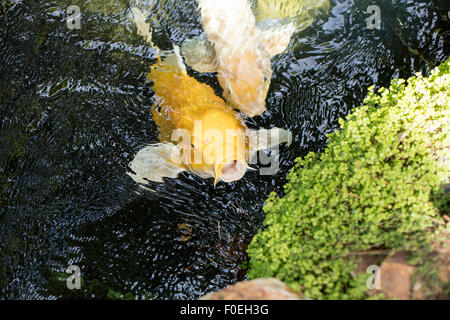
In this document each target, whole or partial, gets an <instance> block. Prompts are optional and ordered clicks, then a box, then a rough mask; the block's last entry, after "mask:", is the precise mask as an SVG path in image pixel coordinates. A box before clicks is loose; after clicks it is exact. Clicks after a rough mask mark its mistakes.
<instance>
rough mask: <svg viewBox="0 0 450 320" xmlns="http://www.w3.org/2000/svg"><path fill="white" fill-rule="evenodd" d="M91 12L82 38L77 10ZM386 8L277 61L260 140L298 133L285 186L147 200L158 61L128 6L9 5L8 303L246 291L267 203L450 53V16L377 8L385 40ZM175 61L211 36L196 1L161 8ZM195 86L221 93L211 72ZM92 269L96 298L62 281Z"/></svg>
mask: <svg viewBox="0 0 450 320" xmlns="http://www.w3.org/2000/svg"><path fill="white" fill-rule="evenodd" d="M71 4H76V5H78V6H79V7H80V8H81V12H82V14H83V15H82V20H81V29H80V30H70V29H68V28H67V25H66V19H67V14H66V8H67V7H68V6H69V5H71ZM370 4H372V1H358V0H355V1H352V0H345V1H338V0H333V1H331V10H330V12H329V13H328V14H321V15H320V16H318V17H316V20H315V21H314V23H313V24H312V25H311V26H310V27H308V28H307V29H305V30H303V31H301V32H298V33H296V34H295V36H294V38H293V40H292V42H291V45H290V47H289V49H288V51H287V52H285V53H284V54H282V55H279V56H278V57H275V58H274V59H273V63H272V67H273V69H274V73H273V78H272V84H271V88H270V91H269V94H268V98H267V107H268V111H267V112H266V113H265V114H263V115H262V116H260V117H255V118H252V119H247V124H248V125H249V126H250V127H252V128H261V127H265V128H270V127H272V126H277V127H281V128H286V129H290V130H291V131H292V132H293V134H294V136H295V139H294V142H293V144H292V145H291V146H289V147H288V148H287V147H285V146H282V147H281V148H280V170H279V171H278V173H277V174H276V175H273V176H260V175H258V173H257V172H252V171H250V172H248V173H247V174H246V175H245V177H244V178H243V179H241V180H240V181H237V182H235V183H230V184H224V183H220V184H219V185H218V186H217V187H216V188H214V187H213V182H212V179H210V180H203V179H201V178H198V177H197V176H195V175H192V174H190V173H183V174H181V176H180V178H179V179H168V181H167V183H166V184H153V185H152V186H153V187H154V188H155V189H156V192H155V193H151V192H139V188H138V186H137V185H136V184H135V183H134V182H133V181H132V180H131V178H130V177H129V176H127V175H126V171H127V165H128V163H129V162H130V161H131V160H132V159H133V156H134V155H135V154H136V152H137V151H138V150H139V149H140V148H142V147H143V146H144V145H145V144H148V143H154V142H156V141H157V128H156V126H155V124H154V122H153V121H152V120H151V113H150V108H151V105H152V95H153V92H152V90H151V87H150V86H149V85H148V84H146V83H145V77H146V74H147V72H148V70H149V69H148V68H149V66H150V65H151V64H152V63H154V62H155V57H154V51H153V50H152V49H151V48H149V47H148V46H147V45H146V44H145V42H144V41H143V40H142V39H141V38H140V37H139V36H137V35H136V34H135V32H134V30H135V29H134V27H133V26H132V24H131V23H130V21H129V19H128V17H127V11H128V10H129V2H128V1H111V0H103V1H102V0H89V1H88V0H73V1H62V0H60V1H56V0H53V1H36V0H29V1H26V0H25V1H18V0H7V1H6V2H3V4H2V5H0V298H8V299H11V298H90V297H92V298H105V297H110V298H111V297H117V296H118V295H119V293H121V294H128V296H129V297H134V298H157V299H182V298H197V297H199V296H200V295H202V294H205V293H207V292H209V291H212V290H217V289H219V288H222V287H224V286H226V285H228V284H231V283H234V282H236V281H238V280H242V279H245V268H242V265H245V262H246V261H247V256H246V254H245V249H246V246H247V245H248V243H249V242H250V240H251V239H252V237H253V235H254V234H255V233H256V232H257V231H258V229H259V228H261V226H262V221H263V219H264V214H263V212H262V206H263V204H264V200H265V199H266V198H267V196H268V195H269V193H270V192H271V191H276V192H278V193H281V192H282V186H283V184H284V182H285V179H284V177H285V175H286V173H287V172H288V171H289V168H291V167H292V166H293V163H294V159H295V158H296V157H298V156H304V155H305V154H307V153H308V152H309V151H320V150H322V149H323V148H324V146H325V145H326V134H327V133H330V132H332V131H333V130H335V129H336V128H337V127H338V126H337V120H338V118H339V117H343V116H345V115H346V114H348V113H349V112H350V111H351V109H352V108H354V107H355V106H358V105H359V104H361V102H362V100H363V99H364V96H365V95H366V92H367V87H368V86H370V85H375V86H376V87H380V86H386V85H388V83H389V82H390V80H391V79H393V78H397V77H403V78H405V77H408V76H410V75H412V74H414V73H415V72H419V71H420V72H423V73H424V74H427V73H428V72H429V71H430V70H431V68H433V67H434V66H436V65H437V64H439V63H440V62H442V61H444V60H445V58H446V57H447V56H448V55H449V50H448V48H449V46H448V41H449V39H448V34H449V17H448V10H449V7H448V4H447V1H446V0H442V1H438V0H436V1H405V0H402V1H398V0H392V1H385V0H383V1H377V4H379V6H380V8H381V13H382V17H381V29H380V30H376V29H375V30H369V29H367V27H366V19H367V17H368V14H366V13H365V12H366V9H367V7H368V6H369V5H370ZM151 19H152V26H153V28H154V30H153V36H154V42H155V43H156V44H157V45H158V46H160V47H161V48H163V49H168V48H170V47H171V44H172V43H175V44H178V45H179V44H181V43H182V42H183V41H184V40H185V39H187V38H190V37H193V36H196V35H200V34H202V32H203V31H202V29H201V25H200V17H199V13H198V11H197V7H196V4H195V1H193V0H189V1H184V0H183V1H182V0H165V1H164V0H161V1H159V2H158V3H157V6H156V7H155V8H154V10H152V12H151ZM189 73H190V74H191V75H193V76H195V77H196V78H197V79H198V80H199V81H202V82H205V83H208V84H209V85H211V86H213V88H214V89H215V91H216V93H217V94H221V89H220V87H219V86H218V83H217V81H216V78H215V76H214V75H212V74H198V73H196V72H194V71H192V70H190V69H189ZM73 264H76V265H78V266H80V268H81V272H82V279H83V282H82V289H81V290H73V291H70V290H68V289H67V288H66V286H65V281H62V280H61V276H62V274H63V273H64V271H65V269H66V268H67V267H68V266H69V265H73Z"/></svg>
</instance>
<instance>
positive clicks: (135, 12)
mask: <svg viewBox="0 0 450 320" xmlns="http://www.w3.org/2000/svg"><path fill="white" fill-rule="evenodd" d="M131 17H132V20H133V22H134V24H135V25H136V28H137V32H138V34H139V35H140V36H142V37H143V38H144V40H145V41H146V42H147V43H148V44H149V45H150V46H151V47H152V48H153V49H155V51H156V55H157V59H158V62H157V65H159V67H162V66H163V65H165V66H166V68H164V67H163V69H169V68H170V69H172V70H175V71H177V72H180V73H183V74H187V72H186V66H185V64H184V62H183V58H182V57H181V53H180V48H179V47H178V46H177V45H173V50H168V51H161V50H160V49H159V48H158V46H156V45H155V44H154V43H153V41H152V34H151V32H150V24H149V23H147V22H146V18H145V15H144V13H143V12H142V11H141V10H140V9H138V8H136V7H134V8H133V9H131ZM161 56H164V58H163V59H162V58H161ZM162 60H164V64H163V63H162Z"/></svg>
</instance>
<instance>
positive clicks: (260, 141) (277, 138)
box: [249, 128, 292, 153]
mask: <svg viewBox="0 0 450 320" xmlns="http://www.w3.org/2000/svg"><path fill="white" fill-rule="evenodd" d="M249 131H250V137H249V138H250V139H249V150H250V153H253V152H256V151H259V150H264V149H269V148H272V147H275V146H277V145H279V144H282V143H287V145H288V146H289V145H290V144H291V142H292V133H291V132H290V131H288V130H285V129H280V128H272V129H259V130H249Z"/></svg>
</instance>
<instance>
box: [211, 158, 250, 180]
mask: <svg viewBox="0 0 450 320" xmlns="http://www.w3.org/2000/svg"><path fill="white" fill-rule="evenodd" d="M217 171H218V172H217ZM246 171H247V163H245V162H243V161H239V160H230V161H228V162H226V163H225V164H220V165H218V166H217V167H216V179H215V184H216V183H217V180H218V179H219V178H220V180H222V181H224V182H233V181H237V180H239V179H241V178H242V177H243V176H244V175H245V172H246Z"/></svg>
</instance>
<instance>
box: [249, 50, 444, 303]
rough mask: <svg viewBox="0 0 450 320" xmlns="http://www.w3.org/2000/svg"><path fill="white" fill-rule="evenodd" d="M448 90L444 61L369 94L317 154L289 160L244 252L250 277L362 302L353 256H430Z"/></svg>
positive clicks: (439, 224)
mask: <svg viewBox="0 0 450 320" xmlns="http://www.w3.org/2000/svg"><path fill="white" fill-rule="evenodd" d="M449 88H450V59H448V60H447V61H446V62H444V63H442V64H441V65H440V66H439V67H438V68H436V69H434V70H433V71H432V72H431V74H430V75H429V76H428V77H426V78H424V77H422V76H421V75H420V74H416V76H414V77H411V78H409V79H408V80H407V82H405V81H404V80H398V79H397V80H393V81H392V83H391V85H390V87H389V89H386V88H381V89H380V90H378V93H375V92H373V90H374V89H373V87H372V88H370V89H369V93H368V96H367V97H366V99H365V100H364V103H363V105H362V106H360V107H357V108H355V109H354V110H353V112H352V113H351V114H349V115H348V116H347V117H346V120H345V121H344V120H342V119H341V120H340V125H341V129H340V130H336V131H335V132H334V133H332V134H330V135H328V145H327V147H326V149H325V150H324V152H322V153H315V152H311V153H310V154H308V155H307V156H306V157H305V158H304V159H300V158H298V159H297V160H296V162H297V164H296V165H295V167H294V168H293V169H292V170H291V172H290V173H289V175H288V177H287V180H288V182H287V184H286V185H285V187H284V188H285V195H284V196H282V197H279V196H277V195H275V194H274V193H272V194H271V195H270V197H269V199H268V200H267V203H266V204H265V207H264V211H265V212H266V214H267V215H266V218H265V221H264V224H265V228H264V229H263V230H261V231H260V232H259V233H258V234H257V235H256V236H255V237H254V239H253V240H252V242H251V243H250V245H249V247H248V254H249V256H250V263H249V271H248V276H249V278H250V279H254V278H258V277H276V278H278V279H280V280H283V281H285V282H286V283H287V284H288V285H290V286H291V287H292V288H293V289H296V290H302V291H303V292H304V293H305V295H307V296H309V297H311V298H315V299H336V298H339V299H361V298H365V297H367V287H366V280H367V277H368V275H367V274H362V275H361V274H360V275H359V276H356V275H355V272H354V271H355V269H356V266H357V263H358V262H359V260H358V258H357V257H358V256H360V255H359V253H361V252H369V253H370V252H374V250H377V251H380V250H382V251H388V252H392V250H407V251H409V252H413V253H415V254H416V255H420V254H426V252H428V251H429V250H431V243H432V242H433V241H434V240H435V239H437V238H438V236H439V235H440V234H442V231H443V229H444V228H445V223H444V219H443V218H442V216H441V215H442V214H443V213H441V212H440V211H439V209H438V208H437V206H436V205H435V204H436V203H437V202H436V195H439V194H441V195H442V192H441V186H442V184H446V183H448V176H449V172H450V170H449V160H448V159H449V158H450V154H449V148H448V145H449V140H450V136H449V131H448V130H449V119H450V117H449V115H450V90H449ZM447 200H448V199H447ZM447 228H448V227H447ZM416 260H417V261H420V259H416Z"/></svg>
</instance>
